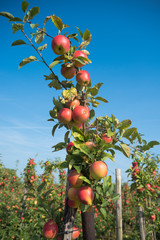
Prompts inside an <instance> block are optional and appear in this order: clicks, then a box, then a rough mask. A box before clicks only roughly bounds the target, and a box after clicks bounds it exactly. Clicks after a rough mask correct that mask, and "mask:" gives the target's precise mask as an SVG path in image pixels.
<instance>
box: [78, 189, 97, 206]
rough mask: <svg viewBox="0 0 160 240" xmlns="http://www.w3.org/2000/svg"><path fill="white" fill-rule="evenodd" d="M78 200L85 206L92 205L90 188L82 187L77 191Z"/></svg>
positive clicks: (92, 196) (92, 194) (92, 193)
mask: <svg viewBox="0 0 160 240" xmlns="http://www.w3.org/2000/svg"><path fill="white" fill-rule="evenodd" d="M78 197H79V200H80V201H81V202H82V203H83V204H85V205H92V202H93V199H94V192H93V190H92V188H91V187H89V186H83V187H80V189H79V191H78Z"/></svg>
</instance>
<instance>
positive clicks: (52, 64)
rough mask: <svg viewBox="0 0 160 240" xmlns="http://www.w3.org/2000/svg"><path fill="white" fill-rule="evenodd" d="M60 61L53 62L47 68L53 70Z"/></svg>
mask: <svg viewBox="0 0 160 240" xmlns="http://www.w3.org/2000/svg"><path fill="white" fill-rule="evenodd" d="M60 63H61V61H53V62H52V63H51V64H50V65H49V68H53V67H54V66H56V65H57V64H60Z"/></svg>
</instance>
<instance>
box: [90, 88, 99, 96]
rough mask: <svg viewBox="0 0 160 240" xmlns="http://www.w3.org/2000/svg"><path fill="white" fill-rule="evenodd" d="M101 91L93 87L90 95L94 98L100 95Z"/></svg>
mask: <svg viewBox="0 0 160 240" xmlns="http://www.w3.org/2000/svg"><path fill="white" fill-rule="evenodd" d="M98 92H99V90H98V88H96V87H93V88H91V89H90V93H91V95H92V96H96V95H97V94H98Z"/></svg>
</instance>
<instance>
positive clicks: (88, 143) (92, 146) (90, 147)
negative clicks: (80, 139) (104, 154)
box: [85, 142, 96, 150]
mask: <svg viewBox="0 0 160 240" xmlns="http://www.w3.org/2000/svg"><path fill="white" fill-rule="evenodd" d="M85 144H86V145H87V146H88V147H89V149H90V150H92V149H93V148H94V147H96V145H95V144H94V142H85Z"/></svg>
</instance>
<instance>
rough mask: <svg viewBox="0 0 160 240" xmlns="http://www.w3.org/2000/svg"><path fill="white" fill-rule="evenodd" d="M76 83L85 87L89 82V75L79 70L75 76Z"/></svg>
mask: <svg viewBox="0 0 160 240" xmlns="http://www.w3.org/2000/svg"><path fill="white" fill-rule="evenodd" d="M76 81H77V82H78V84H79V85H81V86H87V85H88V84H89V82H90V81H91V78H90V75H89V73H88V72H87V71H85V70H80V71H79V72H78V73H77V75H76Z"/></svg>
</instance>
